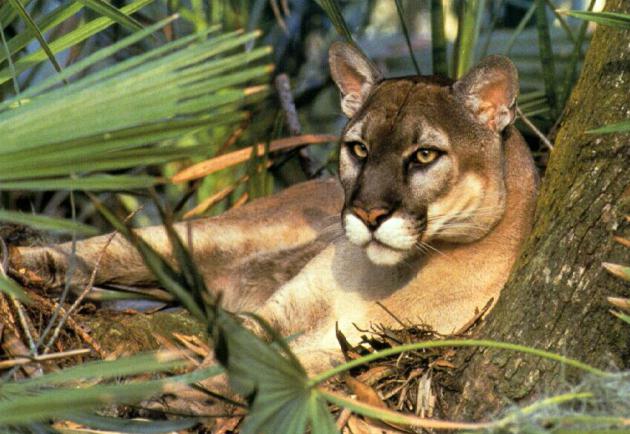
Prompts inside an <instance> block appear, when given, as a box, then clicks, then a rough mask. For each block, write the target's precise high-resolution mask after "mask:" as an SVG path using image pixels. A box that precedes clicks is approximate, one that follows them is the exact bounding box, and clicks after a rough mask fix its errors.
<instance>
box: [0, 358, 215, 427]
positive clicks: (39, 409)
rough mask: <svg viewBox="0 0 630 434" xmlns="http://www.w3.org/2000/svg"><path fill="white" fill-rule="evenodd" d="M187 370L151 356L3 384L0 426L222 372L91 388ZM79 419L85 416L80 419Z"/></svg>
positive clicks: (173, 361)
mask: <svg viewBox="0 0 630 434" xmlns="http://www.w3.org/2000/svg"><path fill="white" fill-rule="evenodd" d="M183 366H185V362H184V361H183V360H182V359H179V358H176V357H174V356H173V355H172V354H170V355H169V354H167V353H153V354H144V355H138V356H132V357H127V358H122V359H119V360H115V361H97V362H90V363H86V364H83V365H80V366H76V367H72V368H67V369H64V370H62V371H60V372H57V373H53V374H47V375H44V376H41V377H37V378H33V379H28V380H23V381H19V382H3V383H0V427H6V426H7V425H8V426H11V425H14V426H18V425H28V424H32V423H33V422H35V421H45V420H47V419H51V418H63V417H65V418H68V419H71V420H72V418H73V415H76V414H82V411H84V410H86V409H91V408H94V407H98V406H103V405H105V404H111V403H115V402H134V401H138V400H140V399H146V398H148V397H150V396H154V395H156V394H159V393H163V392H164V391H165V390H167V389H168V388H173V387H177V385H178V384H190V383H194V382H196V381H199V380H201V379H204V378H208V377H211V376H213V375H217V374H219V373H220V372H221V371H222V370H221V369H220V368H219V367H211V368H206V369H201V370H198V371H195V372H194V373H193V374H185V375H179V376H170V377H166V378H163V379H158V380H148V381H135V382H127V383H112V384H93V382H94V381H99V382H103V381H105V380H115V379H118V378H119V377H122V376H129V375H134V374H139V373H157V372H169V371H172V370H174V369H178V368H181V367H183ZM79 419H81V417H79Z"/></svg>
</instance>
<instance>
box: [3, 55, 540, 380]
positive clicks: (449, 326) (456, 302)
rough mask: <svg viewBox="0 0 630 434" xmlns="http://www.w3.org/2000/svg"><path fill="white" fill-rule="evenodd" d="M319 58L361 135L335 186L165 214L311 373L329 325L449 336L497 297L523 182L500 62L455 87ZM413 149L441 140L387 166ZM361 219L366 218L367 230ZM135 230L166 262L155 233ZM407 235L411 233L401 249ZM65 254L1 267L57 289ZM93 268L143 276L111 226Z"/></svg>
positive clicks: (529, 188) (530, 190)
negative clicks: (430, 156)
mask: <svg viewBox="0 0 630 434" xmlns="http://www.w3.org/2000/svg"><path fill="white" fill-rule="evenodd" d="M331 62H332V65H331V66H332V72H333V76H334V78H335V80H336V81H337V83H338V84H339V87H340V89H341V92H342V96H343V98H344V99H345V102H344V103H343V107H344V110H345V111H346V112H347V113H348V115H349V116H352V119H351V121H350V122H349V124H348V127H347V128H346V129H345V130H344V133H343V134H344V135H343V137H344V138H343V139H342V142H344V141H345V142H348V141H349V142H351V143H354V142H355V141H361V142H362V143H363V142H364V144H365V151H366V153H367V154H366V155H369V157H367V159H366V160H365V161H357V160H356V158H355V157H353V156H352V155H351V154H350V153H351V148H350V147H349V146H345V145H344V144H343V143H342V148H341V152H340V181H341V182H338V181H336V180H329V181H311V182H307V183H304V184H300V185H297V186H294V187H291V188H289V189H287V190H285V191H283V192H281V193H279V194H277V195H275V196H272V197H268V198H264V199H260V200H257V201H255V202H253V203H251V204H249V205H247V206H244V207H242V208H239V209H236V210H233V211H230V212H228V213H225V214H224V215H222V216H219V217H214V218H207V219H201V220H196V221H191V222H184V223H180V224H178V225H177V230H178V233H179V234H180V236H181V237H182V239H183V240H184V242H185V244H187V245H188V246H189V248H190V249H191V250H192V252H193V254H194V257H195V259H196V261H197V264H198V266H199V268H200V269H201V271H202V273H203V275H204V277H205V279H206V283H207V284H208V287H209V288H211V290H214V291H220V292H222V293H223V298H222V300H223V301H224V303H225V306H226V307H227V308H228V309H231V310H234V311H248V310H254V311H256V312H257V313H258V314H260V315H261V316H263V317H264V318H266V319H267V320H268V321H270V322H271V323H272V324H273V325H274V326H276V327H277V328H278V329H279V330H280V332H281V333H282V334H284V335H293V334H296V333H303V334H302V336H301V337H300V338H298V339H297V341H296V342H295V343H294V344H293V345H294V348H295V350H296V352H297V353H298V355H299V356H300V358H301V359H302V361H303V362H304V363H305V364H306V365H307V367H308V368H309V369H311V370H319V369H321V368H323V367H325V366H327V365H329V364H331V363H334V362H335V361H336V360H338V359H339V355H340V354H339V350H338V344H337V341H336V338H335V324H336V323H338V325H339V328H340V329H341V330H342V331H343V333H344V334H345V335H346V336H347V337H349V338H350V339H351V340H356V339H357V338H358V337H359V332H358V331H357V329H356V328H355V325H356V326H358V327H359V328H361V329H367V328H369V327H370V325H371V324H381V323H382V324H386V325H390V326H397V325H398V321H405V322H409V323H418V322H421V323H424V324H427V325H429V326H431V327H432V328H434V329H435V330H437V331H438V332H440V333H445V334H448V333H452V332H454V331H456V330H458V329H459V328H460V327H462V326H463V325H464V324H466V323H467V322H468V321H469V320H470V319H471V318H472V317H473V316H474V315H475V312H476V310H478V309H481V308H482V307H484V306H485V305H486V304H487V303H488V302H489V301H490V300H494V301H496V299H497V298H498V296H499V293H500V291H501V288H502V286H503V285H504V283H505V282H506V279H507V277H508V275H509V273H510V269H511V267H512V265H513V263H514V261H515V260H516V258H517V256H518V253H519V249H520V247H521V245H522V243H523V241H524V239H525V238H526V237H527V235H528V233H529V231H530V229H531V224H532V215H533V210H534V202H535V195H536V183H537V177H536V170H535V168H534V165H533V162H532V159H531V156H530V154H529V151H528V149H527V146H526V144H525V142H524V141H523V139H522V137H521V136H520V134H519V133H518V132H517V131H516V129H514V128H513V127H511V126H507V127H506V125H508V124H509V122H511V121H512V119H513V116H512V113H513V109H514V107H513V104H514V101H515V98H516V94H517V91H518V88H517V84H515V83H514V81H515V80H516V75H515V74H516V72H515V71H516V70H515V69H514V67H513V66H512V64H511V63H510V62H509V60H506V59H503V58H497V57H493V58H490V59H489V60H487V61H485V62H483V63H482V64H481V65H480V67H478V68H477V69H475V70H473V71H472V72H471V73H470V74H468V75H467V76H466V77H465V78H464V79H463V80H461V81H460V82H457V83H455V84H453V85H451V83H450V82H448V81H445V80H442V79H438V78H432V77H428V78H427V77H411V78H403V79H399V80H386V81H382V80H381V78H380V76H379V74H378V73H377V71H375V70H374V69H373V66H372V65H371V63H369V61H367V60H366V59H365V58H363V57H362V56H361V54H360V53H358V52H357V51H355V50H354V49H352V48H351V47H347V46H343V45H339V44H336V45H334V46H333V48H331ZM495 78H496V79H495ZM348 98H349V99H348ZM484 98H486V99H484ZM471 101H472V102H471ZM470 104H473V106H472V107H469V105H470ZM479 107H482V108H483V109H482V110H480V109H479ZM414 140H415V141H416V142H417V143H414ZM425 145H427V146H428V145H431V146H434V147H437V148H438V149H440V152H441V153H442V154H441V160H439V161H438V162H437V163H436V164H435V165H433V166H430V167H429V168H427V169H417V168H412V169H409V170H410V172H409V173H407V172H404V171H403V170H402V169H400V170H399V169H398V167H399V166H400V167H402V166H401V165H402V164H406V163H404V162H405V161H407V160H408V159H409V158H410V156H411V155H413V153H414V152H416V149H417V147H418V146H425ZM349 149H350V150H349ZM401 161H402V162H403V163H401ZM387 164H389V166H386V165H387ZM414 167H415V166H414ZM399 172H400V174H397V173H399ZM340 184H341V185H340ZM388 207H389V208H388ZM390 208H391V209H390ZM375 210H377V211H378V212H376V211H375ZM386 211H387V212H390V211H391V214H386ZM340 212H341V218H340V217H339V215H340ZM357 215H358V216H359V218H356V216H357ZM366 215H367V216H373V217H374V218H365V216H366ZM361 217H362V218H363V222H364V223H366V224H368V223H369V224H372V223H375V222H376V220H378V224H379V225H380V226H379V227H378V228H376V227H374V228H372V229H371V231H372V232H369V231H368V229H365V228H363V226H360V225H362V224H363V223H360V221H361V219H360V218H361ZM357 222H359V223H357ZM342 225H343V226H344V228H345V236H344V230H343V229H342ZM381 228H382V229H383V230H382V231H381V232H379V230H380V229H381ZM353 231H354V232H353ZM138 233H139V234H140V235H141V236H142V237H143V238H144V239H145V240H147V241H148V242H149V243H150V244H151V245H152V246H153V247H155V248H156V249H157V250H158V251H160V252H161V253H162V254H163V255H164V256H165V257H167V258H169V260H172V258H170V255H171V252H170V243H169V242H168V240H167V237H166V235H165V233H164V230H163V229H162V228H160V227H152V228H146V229H141V230H139V231H138ZM398 233H402V234H403V235H400V236H399V235H397V234H398ZM409 233H411V234H413V236H417V237H418V238H417V240H414V239H413V238H412V239H411V241H412V243H411V247H409V248H407V247H405V248H404V249H403V248H402V247H400V246H407V245H408V244H409V243H408V241H409V236H408V234H409ZM383 234H384V235H383ZM405 234H407V236H406V238H405ZM379 237H385V239H383V240H381V239H380V238H379ZM388 237H389V238H388ZM107 238H108V236H101V237H95V238H91V239H88V240H85V241H81V242H79V243H78V246H77V255H78V260H79V269H78V272H77V273H75V275H74V276H73V280H72V284H73V285H74V286H77V287H81V286H82V285H84V284H85V283H86V282H87V278H88V276H89V274H90V273H91V271H92V269H93V268H94V266H95V264H96V261H97V259H98V257H99V255H100V253H101V251H102V250H103V246H104V244H105V242H106V240H107ZM414 241H417V242H418V243H420V244H419V246H416V243H415V242H414ZM421 243H424V244H421ZM69 256H70V245H69V244H62V245H59V246H50V247H44V248H29V247H19V248H14V249H12V254H11V268H12V272H13V274H14V275H17V276H18V277H21V278H23V279H26V280H29V281H31V282H32V281H33V279H39V281H40V283H41V284H42V285H44V286H53V287H54V286H60V285H61V284H62V283H63V282H64V281H65V278H66V276H65V272H66V269H67V266H68V258H69ZM379 261H381V262H379ZM384 264H385V265H384ZM97 271H98V272H97V276H96V283H97V284H98V285H107V284H125V285H152V284H155V282H154V278H153V277H152V275H151V273H149V271H148V270H147V269H146V267H145V266H144V265H143V263H142V260H141V258H140V256H139V255H138V253H137V252H136V251H135V250H134V249H133V248H132V247H131V246H130V245H129V244H128V243H127V242H126V241H125V240H124V239H122V237H120V236H117V237H115V239H114V241H113V243H112V245H111V246H110V247H109V248H108V249H107V252H106V254H105V255H104V258H103V262H102V263H101V265H100V266H99V267H98V268H97ZM377 302H381V303H382V304H383V305H384V306H385V307H386V308H387V309H388V310H389V311H390V312H391V313H392V314H393V315H394V316H395V317H396V319H394V318H393V317H392V316H391V315H390V314H389V313H387V312H386V311H385V310H383V309H382V308H381V307H379V306H378V304H377Z"/></svg>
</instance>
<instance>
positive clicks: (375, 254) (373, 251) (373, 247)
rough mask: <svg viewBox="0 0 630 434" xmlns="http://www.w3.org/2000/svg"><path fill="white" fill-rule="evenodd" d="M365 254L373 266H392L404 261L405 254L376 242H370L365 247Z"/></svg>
mask: <svg viewBox="0 0 630 434" xmlns="http://www.w3.org/2000/svg"><path fill="white" fill-rule="evenodd" d="M365 254H366V255H367V257H368V259H369V260H370V261H371V262H372V263H373V264H375V265H383V266H393V265H398V264H400V263H401V262H402V261H403V260H404V259H405V256H406V255H405V252H403V251H401V250H396V249H392V248H389V247H387V246H386V245H384V244H381V243H379V242H378V241H372V242H370V243H369V244H368V245H367V246H366V247H365Z"/></svg>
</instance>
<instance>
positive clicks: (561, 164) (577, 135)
mask: <svg viewBox="0 0 630 434" xmlns="http://www.w3.org/2000/svg"><path fill="white" fill-rule="evenodd" d="M606 9H607V10H608V11H616V12H626V13H628V12H630V2H629V1H628V0H608V1H607V5H606ZM629 114H630V31H626V30H619V29H613V28H609V27H604V26H599V27H598V29H597V30H596V32H595V35H594V37H593V40H592V43H591V46H590V48H589V50H588V52H587V56H586V59H585V63H584V68H583V71H582V75H581V77H580V80H579V82H578V84H577V85H576V87H575V89H574V91H573V93H572V95H571V98H570V101H569V103H568V106H567V111H566V113H565V118H564V119H565V120H564V122H563V125H562V126H561V128H560V131H559V133H558V136H557V140H556V148H555V150H554V151H553V152H552V155H551V159H550V161H549V165H548V169H547V173H546V175H545V178H544V182H543V184H542V188H541V192H540V196H539V200H538V207H537V212H536V217H535V223H534V230H533V233H532V235H531V237H530V239H529V241H528V242H527V244H526V246H525V247H524V252H523V254H522V255H521V257H520V259H519V260H518V262H517V264H516V265H515V268H514V270H513V272H512V275H511V278H510V279H509V281H508V283H507V285H506V287H505V289H504V290H503V292H502V294H501V298H500V299H499V301H498V303H497V305H496V307H495V308H494V310H493V311H492V312H491V314H490V315H489V317H488V319H487V321H486V322H485V324H483V325H482V326H481V328H480V330H479V335H480V336H483V337H484V338H488V339H493V340H497V341H505V342H513V343H519V344H524V345H528V346H532V347H536V348H539V349H544V350H549V351H553V352H557V353H560V354H563V355H566V356H569V357H573V358H576V359H579V360H582V361H584V362H587V363H589V364H591V365H593V366H596V367H599V368H604V369H621V368H628V367H629V366H630V357H629V354H630V325H628V324H626V323H624V322H622V321H620V320H619V319H617V318H615V317H614V316H613V315H611V314H610V312H609V307H610V306H609V305H608V304H607V301H606V296H624V297H628V296H630V287H629V286H628V285H626V284H625V283H624V282H623V281H621V280H620V279H617V278H615V277H613V276H611V275H610V274H608V273H607V272H606V271H604V269H603V268H602V266H601V264H602V262H607V261H609V262H616V263H626V264H628V263H630V250H628V249H625V250H624V248H623V247H622V246H621V245H619V244H618V243H616V242H614V241H613V239H612V235H613V234H617V235H619V234H623V233H624V232H625V234H626V235H627V234H628V233H629V232H630V230H629V229H630V228H629V226H630V225H629V224H628V223H627V222H625V221H624V216H625V215H626V214H630V212H629V209H628V208H629V206H628V205H629V203H630V170H629V168H630V164H629V163H630V146H629V142H630V140H629V135H628V134H625V135H623V134H608V135H594V134H587V133H586V131H587V130H589V129H594V128H597V127H600V126H602V125H606V124H611V123H614V122H618V121H622V120H625V119H627V118H628V117H629ZM462 354H464V353H462ZM462 359H465V360H463V364H462V371H461V372H460V374H461V375H458V376H457V378H456V379H455V380H453V381H454V382H455V383H456V384H455V385H454V386H455V387H454V390H455V391H456V392H457V393H454V394H453V395H452V400H451V404H454V405H451V406H450V411H449V413H450V414H451V416H453V417H457V418H461V419H480V418H483V417H485V416H487V415H489V414H491V413H494V412H496V411H497V410H499V409H501V408H502V407H503V406H505V405H506V404H508V403H510V402H512V403H514V402H516V403H518V402H522V401H528V400H531V399H534V398H536V397H539V396H540V395H541V394H549V393H550V392H552V391H557V390H558V387H560V386H562V385H563V384H567V383H568V382H572V381H575V380H576V379H577V378H578V375H579V374H580V373H578V372H576V371H574V370H571V369H568V368H567V367H566V366H561V365H559V364H557V363H554V362H550V361H546V360H541V359H540V358H536V357H530V356H526V355H523V354H520V353H515V352H506V351H497V350H482V349H477V350H474V351H473V352H472V353H468V354H465V357H462ZM460 392H461V393H460Z"/></svg>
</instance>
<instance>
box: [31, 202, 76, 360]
mask: <svg viewBox="0 0 630 434" xmlns="http://www.w3.org/2000/svg"><path fill="white" fill-rule="evenodd" d="M70 211H71V215H72V221H74V222H76V221H77V207H76V204H75V201H74V191H73V190H70ZM76 254H77V232H76V231H72V241H71V247H70V258H69V259H68V268H67V269H66V273H65V276H64V279H65V284H64V286H63V291H62V292H61V297H59V303H58V304H57V308H56V309H55V310H54V311H53V312H52V315H51V316H50V319H49V320H48V324H46V327H45V328H44V331H43V332H42V334H41V335H40V337H39V340H38V341H37V347H39V346H40V345H42V344H43V343H44V341H45V340H46V338H47V337H48V334H49V333H50V331H51V330H52V328H53V326H54V324H55V322H56V321H57V318H58V317H59V315H60V313H61V310H62V307H63V304H64V303H65V302H66V298H67V297H68V294H69V293H70V281H71V280H72V276H73V275H74V272H75V271H76V266H77V261H76V259H77V258H76ZM48 344H52V341H50V340H49V341H48ZM48 350H49V345H45V346H44V351H43V353H44V354H46V353H47V352H48Z"/></svg>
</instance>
